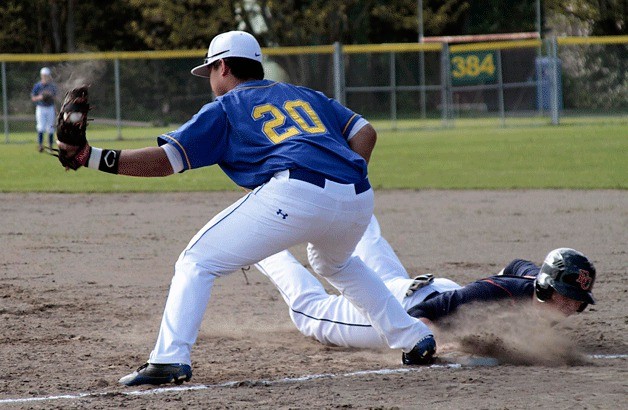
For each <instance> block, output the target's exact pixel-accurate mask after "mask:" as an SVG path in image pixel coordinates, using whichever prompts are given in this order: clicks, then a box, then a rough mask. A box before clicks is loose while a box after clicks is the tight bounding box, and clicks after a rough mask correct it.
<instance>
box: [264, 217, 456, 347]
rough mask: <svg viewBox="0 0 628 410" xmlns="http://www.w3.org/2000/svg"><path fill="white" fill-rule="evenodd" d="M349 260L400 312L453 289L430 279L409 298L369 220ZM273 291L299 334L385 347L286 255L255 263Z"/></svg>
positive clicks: (397, 266)
mask: <svg viewBox="0 0 628 410" xmlns="http://www.w3.org/2000/svg"><path fill="white" fill-rule="evenodd" d="M354 256H357V257H359V258H360V259H361V260H363V261H364V262H365V264H366V266H368V267H369V268H370V269H372V270H373V271H374V272H375V273H376V274H377V275H379V276H380V278H381V279H382V280H383V282H384V283H385V285H386V287H388V289H389V290H390V291H391V293H392V294H393V295H394V296H395V298H396V299H397V300H398V301H399V302H400V303H401V305H402V306H403V308H404V309H405V310H407V309H409V308H411V307H412V306H414V305H416V304H418V303H420V302H422V301H423V300H424V299H425V298H426V297H427V296H428V295H430V294H432V293H434V292H439V293H440V292H446V291H448V290H455V289H459V288H460V285H458V284H457V283H455V282H453V281H451V280H449V279H445V278H436V279H434V281H433V282H432V283H431V284H430V285H427V286H425V287H423V288H420V289H418V290H416V291H415V292H414V293H412V295H411V296H408V297H407V296H406V291H407V290H408V288H409V287H410V285H411V284H412V283H413V280H412V279H410V278H409V277H408V274H407V272H406V270H405V269H404V267H403V265H402V264H401V262H400V261H399V258H397V255H395V253H394V251H393V249H392V248H391V247H390V245H389V243H388V242H387V241H386V239H384V238H383V237H382V236H381V232H380V228H379V224H378V222H377V220H376V219H375V217H374V216H373V218H372V220H371V223H370V224H369V227H368V229H367V230H366V232H365V233H364V236H363V237H362V239H361V240H360V242H359V243H358V246H357V247H356V250H355V253H354ZM255 266H256V268H257V269H258V270H259V271H260V272H262V273H263V274H264V275H266V276H267V277H268V278H269V279H270V280H271V281H272V282H273V283H274V284H275V286H276V287H277V289H278V290H279V291H280V293H281V295H282V296H283V298H284V300H285V302H286V303H287V304H288V307H289V313H290V318H291V319H292V321H293V323H294V324H295V325H296V327H297V329H299V331H300V332H301V333H303V334H304V335H305V336H308V337H313V338H314V339H316V340H318V341H319V342H321V343H323V344H329V345H335V346H344V347H358V348H373V349H381V348H386V347H387V344H386V342H385V340H384V339H383V338H382V337H380V335H379V334H378V332H377V331H376V330H375V329H374V328H373V326H371V325H370V323H369V321H368V320H367V319H366V317H365V316H363V315H362V314H361V313H360V311H359V310H358V309H356V308H355V307H354V306H353V305H352V304H351V303H350V302H349V301H348V300H347V299H346V298H345V297H343V296H342V295H341V296H336V295H329V294H328V293H327V292H326V291H325V288H324V287H323V285H322V284H321V283H320V282H319V281H318V280H317V279H316V278H315V277H314V276H313V275H312V274H311V273H310V272H309V271H308V270H307V269H306V268H305V267H304V266H303V265H302V264H301V263H300V262H299V261H298V260H296V259H295V258H294V257H293V256H292V254H291V253H290V252H288V251H282V252H279V253H277V254H275V255H273V256H270V257H268V258H266V259H264V260H263V261H261V262H259V263H258V264H256V265H255Z"/></svg>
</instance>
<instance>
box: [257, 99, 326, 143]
mask: <svg viewBox="0 0 628 410" xmlns="http://www.w3.org/2000/svg"><path fill="white" fill-rule="evenodd" d="M252 116H253V119H255V120H260V119H265V121H264V122H263V124H262V132H263V133H264V135H266V137H267V138H268V139H269V140H271V141H272V142H273V143H275V144H279V143H280V142H281V141H283V140H286V139H288V138H290V137H294V136H295V135H302V134H320V133H322V132H325V131H326V130H327V129H326V128H325V126H324V125H323V122H322V121H321V119H320V118H319V116H318V114H316V112H315V111H314V110H313V109H312V106H311V105H310V103H308V102H307V101H303V100H293V101H286V102H285V103H284V104H283V106H281V107H277V106H276V105H273V104H263V105H258V106H257V107H255V108H253V113H252ZM288 119H292V120H293V121H294V125H291V126H289V127H286V128H283V127H284V125H285V124H286V121H287V120H288ZM282 128H283V129H282Z"/></svg>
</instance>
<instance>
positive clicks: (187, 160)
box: [161, 134, 192, 169]
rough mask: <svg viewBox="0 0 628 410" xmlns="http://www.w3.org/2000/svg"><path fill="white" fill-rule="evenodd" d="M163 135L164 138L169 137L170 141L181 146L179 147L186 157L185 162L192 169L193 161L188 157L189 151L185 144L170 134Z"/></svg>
mask: <svg viewBox="0 0 628 410" xmlns="http://www.w3.org/2000/svg"><path fill="white" fill-rule="evenodd" d="M161 136H162V137H163V138H166V139H168V140H169V141H172V143H174V144H176V145H177V146H178V147H179V149H180V150H181V153H182V154H183V156H184V157H185V162H186V163H187V165H188V169H192V163H190V159H189V158H188V153H187V152H186V151H185V148H184V147H183V145H181V143H180V142H179V141H177V140H176V139H174V138H172V137H171V136H170V135H168V134H162V135H161Z"/></svg>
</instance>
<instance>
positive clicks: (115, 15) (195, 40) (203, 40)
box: [0, 0, 628, 53]
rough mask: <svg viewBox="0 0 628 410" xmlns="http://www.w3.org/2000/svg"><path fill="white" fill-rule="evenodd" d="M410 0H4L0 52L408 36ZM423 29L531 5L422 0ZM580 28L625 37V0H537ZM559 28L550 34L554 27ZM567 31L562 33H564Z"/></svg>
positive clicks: (505, 26) (479, 26)
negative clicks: (238, 33)
mask: <svg viewBox="0 0 628 410" xmlns="http://www.w3.org/2000/svg"><path fill="white" fill-rule="evenodd" d="M418 3H419V2H418V1H417V0H385V1H384V0H345V1H337V0H334V1H330V0H283V1H271V0H175V1H171V0H109V1H104V0H96V1H77V0H5V1H3V2H2V3H1V4H0V16H2V17H1V18H2V22H1V23H2V24H0V52H2V53H61V52H74V51H114V50H115V51H134V50H163V49H199V48H205V47H207V46H208V43H209V41H210V40H211V38H212V37H213V36H214V35H216V34H217V33H220V32H223V31H228V30H234V29H241V30H246V31H249V32H252V33H255V34H256V36H257V37H258V38H259V40H260V43H261V44H262V45H263V46H275V45H277V46H293V45H318V44H332V43H333V42H335V41H340V42H342V43H343V44H367V43H394V42H415V41H417V40H418V18H417V16H418V13H417V7H418ZM421 3H422V5H423V21H424V33H423V34H424V35H425V36H437V35H460V34H485V33H508V32H522V31H536V25H537V19H536V2H535V1H525V0H474V1H464V0H443V1H436V0H423V1H422V2H421ZM542 6H543V7H542V9H543V13H542V17H543V29H544V31H549V30H551V29H552V27H548V26H547V22H548V21H552V20H551V17H552V16H554V17H560V18H562V20H565V19H566V21H567V22H568V23H569V24H570V25H572V26H573V24H576V25H577V26H578V27H583V28H584V29H585V30H586V31H587V32H588V34H593V35H618V34H626V25H625V17H626V12H627V11H628V10H626V8H627V6H626V1H625V0H571V1H564V0H545V1H543V2H542ZM559 34H560V33H559ZM568 34H569V33H568Z"/></svg>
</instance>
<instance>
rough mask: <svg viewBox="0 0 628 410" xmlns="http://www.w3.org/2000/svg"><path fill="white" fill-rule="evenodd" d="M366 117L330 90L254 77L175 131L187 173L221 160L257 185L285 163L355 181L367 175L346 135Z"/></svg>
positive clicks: (172, 137)
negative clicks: (340, 100) (331, 94)
mask: <svg viewBox="0 0 628 410" xmlns="http://www.w3.org/2000/svg"><path fill="white" fill-rule="evenodd" d="M361 118H362V117H361V116H359V115H358V114H356V113H354V112H353V111H351V110H350V109H348V108H346V107H344V106H343V105H342V104H340V103H338V102H337V101H335V100H333V99H330V98H328V97H326V96H325V95H324V94H322V93H320V92H317V91H314V90H311V89H308V88H305V87H299V86H294V85H291V84H285V83H279V82H273V81H269V80H258V81H249V82H246V83H243V84H240V85H239V86H237V87H236V88H235V89H233V90H231V91H229V92H228V93H226V94H225V95H223V96H220V97H218V98H217V99H216V101H214V102H211V103H209V104H207V105H205V106H203V108H201V110H200V111H199V112H198V113H197V114H196V115H195V116H194V117H193V118H192V119H191V120H190V121H188V122H187V123H185V124H184V125H182V126H181V127H180V128H179V129H177V130H176V131H172V132H170V133H167V134H164V135H162V136H160V137H159V138H158V143H159V145H163V144H166V143H168V144H172V145H173V146H174V147H175V148H176V149H177V151H178V152H179V154H180V155H181V158H182V159H183V165H184V166H183V171H185V170H187V169H193V168H199V167H204V166H209V165H213V164H218V165H219V166H220V167H221V168H222V170H223V171H224V172H225V173H226V174H227V176H229V177H230V178H231V179H232V180H233V181H234V182H235V183H237V184H238V185H240V186H243V187H245V188H250V189H252V188H255V187H257V186H259V185H261V184H263V183H265V182H267V181H268V180H269V179H270V178H272V176H273V175H274V174H275V173H277V172H279V171H283V170H287V169H304V170H308V171H312V172H316V173H319V174H322V175H323V176H325V177H326V178H327V179H330V180H332V181H335V182H339V183H344V184H350V183H357V182H360V181H362V180H363V179H364V178H366V176H367V166H366V161H365V160H364V159H363V158H362V157H361V156H360V155H358V154H357V153H356V152H354V151H353V150H351V148H350V147H349V144H348V138H349V137H350V135H351V131H352V129H353V127H354V126H355V125H356V123H358V121H363V120H362V119H361Z"/></svg>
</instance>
